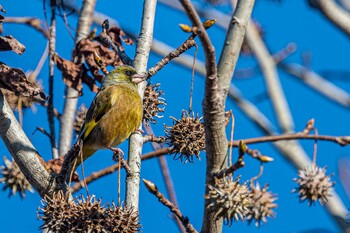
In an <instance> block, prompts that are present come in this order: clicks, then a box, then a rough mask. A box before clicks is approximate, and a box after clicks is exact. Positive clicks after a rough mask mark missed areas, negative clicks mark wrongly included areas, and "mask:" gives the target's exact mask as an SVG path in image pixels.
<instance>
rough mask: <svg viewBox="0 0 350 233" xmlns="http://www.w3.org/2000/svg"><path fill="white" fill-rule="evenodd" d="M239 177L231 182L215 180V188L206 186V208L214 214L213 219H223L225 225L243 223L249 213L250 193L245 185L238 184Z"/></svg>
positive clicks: (228, 180)
mask: <svg viewBox="0 0 350 233" xmlns="http://www.w3.org/2000/svg"><path fill="white" fill-rule="evenodd" d="M239 179H240V177H237V178H236V180H234V181H232V180H230V179H227V178H223V179H220V180H216V184H215V186H211V185H209V186H208V189H209V192H208V194H206V196H205V198H206V199H208V200H209V202H210V203H209V204H208V205H207V208H209V209H211V211H213V212H215V218H216V219H218V218H220V217H223V218H224V221H225V223H226V224H229V225H231V224H232V221H233V220H235V221H238V220H241V221H244V220H245V218H246V217H247V216H248V215H249V214H250V212H251V205H252V199H251V193H250V190H249V188H248V186H247V185H246V184H240V182H239Z"/></svg>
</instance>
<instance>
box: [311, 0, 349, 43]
mask: <svg viewBox="0 0 350 233" xmlns="http://www.w3.org/2000/svg"><path fill="white" fill-rule="evenodd" d="M308 2H309V5H310V6H312V7H314V8H315V9H317V10H319V11H320V12H321V13H322V14H323V15H324V16H325V17H326V18H327V19H328V20H329V21H331V22H332V23H333V24H334V25H335V26H337V27H338V28H339V29H340V30H342V31H343V32H344V33H346V34H347V35H348V36H350V14H349V12H347V11H346V10H344V9H343V8H341V7H340V6H339V5H338V4H337V3H336V2H335V1H334V0H308Z"/></svg>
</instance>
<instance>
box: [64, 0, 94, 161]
mask: <svg viewBox="0 0 350 233" xmlns="http://www.w3.org/2000/svg"><path fill="white" fill-rule="evenodd" d="M95 4H96V0H84V1H83V3H82V7H81V10H80V13H79V19H78V27H77V34H76V38H75V43H76V44H77V43H78V42H79V41H80V40H82V39H83V38H86V37H87V36H88V35H89V32H90V27H91V24H92V18H93V17H92V15H93V13H94V10H95ZM73 60H74V62H75V63H76V64H80V63H82V61H77V59H76V58H74V59H73ZM65 96H66V98H65V102H64V109H63V112H62V116H61V118H60V123H61V125H60V142H59V149H60V155H64V154H66V152H67V151H68V150H69V148H70V147H71V144H72V139H73V125H74V115H75V112H76V109H77V104H78V98H77V97H78V96H79V92H78V91H77V90H75V89H74V88H71V87H67V88H66V92H65Z"/></svg>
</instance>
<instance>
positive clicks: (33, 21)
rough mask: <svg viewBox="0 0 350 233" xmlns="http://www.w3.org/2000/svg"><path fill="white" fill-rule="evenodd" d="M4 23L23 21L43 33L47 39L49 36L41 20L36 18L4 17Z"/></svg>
mask: <svg viewBox="0 0 350 233" xmlns="http://www.w3.org/2000/svg"><path fill="white" fill-rule="evenodd" d="M3 22H4V23H23V24H27V25H29V26H31V27H33V28H34V29H36V30H38V31H39V32H40V33H41V34H43V35H44V36H45V37H46V38H47V39H48V38H49V37H50V34H49V31H48V30H46V29H44V28H43V27H42V24H43V23H42V21H41V20H40V19H38V18H33V17H6V18H5V19H3Z"/></svg>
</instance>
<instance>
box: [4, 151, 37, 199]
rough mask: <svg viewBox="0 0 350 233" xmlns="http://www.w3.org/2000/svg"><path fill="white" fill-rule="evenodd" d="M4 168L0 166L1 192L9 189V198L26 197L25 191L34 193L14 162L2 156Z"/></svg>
mask: <svg viewBox="0 0 350 233" xmlns="http://www.w3.org/2000/svg"><path fill="white" fill-rule="evenodd" d="M4 164H5V165H4V166H0V175H1V176H2V177H1V178H0V183H3V184H4V187H3V188H2V190H3V191H6V189H9V190H10V192H9V196H14V195H16V193H18V194H19V196H20V198H25V197H26V191H30V192H32V193H33V192H34V190H33V189H32V186H31V185H30V184H29V182H28V181H27V179H26V178H25V177H24V175H23V173H22V172H21V170H20V169H19V168H18V166H17V164H16V163H15V162H14V161H10V160H9V159H8V158H7V157H5V156H4Z"/></svg>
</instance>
